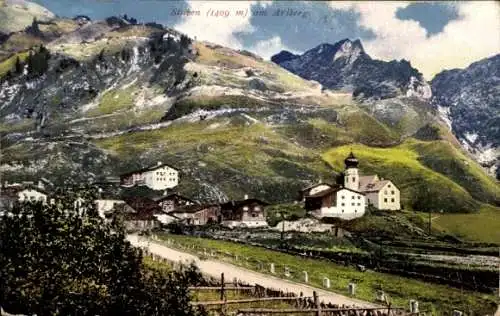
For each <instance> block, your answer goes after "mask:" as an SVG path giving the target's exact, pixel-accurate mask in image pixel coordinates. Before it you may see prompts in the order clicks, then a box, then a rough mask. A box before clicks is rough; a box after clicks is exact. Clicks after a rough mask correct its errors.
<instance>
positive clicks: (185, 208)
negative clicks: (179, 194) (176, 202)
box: [167, 204, 217, 215]
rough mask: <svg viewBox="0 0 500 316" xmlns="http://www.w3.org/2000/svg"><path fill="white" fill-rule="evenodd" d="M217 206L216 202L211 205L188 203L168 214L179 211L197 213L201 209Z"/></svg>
mask: <svg viewBox="0 0 500 316" xmlns="http://www.w3.org/2000/svg"><path fill="white" fill-rule="evenodd" d="M213 206H217V205H216V204H211V205H207V204H205V205H199V204H195V205H186V206H181V207H178V208H176V209H175V210H173V211H171V212H168V213H167V214H169V215H172V214H179V213H196V212H199V211H203V210H205V209H207V208H209V207H213Z"/></svg>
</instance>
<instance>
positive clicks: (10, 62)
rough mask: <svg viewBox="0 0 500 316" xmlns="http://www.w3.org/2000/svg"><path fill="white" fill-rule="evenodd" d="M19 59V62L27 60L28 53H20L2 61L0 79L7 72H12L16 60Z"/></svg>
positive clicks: (0, 63)
mask: <svg viewBox="0 0 500 316" xmlns="http://www.w3.org/2000/svg"><path fill="white" fill-rule="evenodd" d="M17 57H19V60H21V61H25V60H26V58H28V52H22V53H18V54H14V55H12V56H11V57H9V58H7V59H6V60H4V61H1V62H0V77H2V76H4V75H5V74H6V73H7V72H9V70H14V68H15V65H16V59H17Z"/></svg>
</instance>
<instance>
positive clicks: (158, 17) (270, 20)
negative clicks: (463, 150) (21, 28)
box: [34, 0, 500, 78]
mask: <svg viewBox="0 0 500 316" xmlns="http://www.w3.org/2000/svg"><path fill="white" fill-rule="evenodd" d="M34 2H36V3H38V4H41V5H43V6H45V7H46V8H48V9H49V10H51V11H52V12H53V13H55V14H57V15H60V16H75V15H78V14H85V15H88V16H90V17H91V18H92V19H102V18H104V17H107V16H110V15H117V14H128V15H129V16H133V17H135V18H137V19H138V20H140V21H148V22H149V21H156V22H159V23H163V24H165V25H168V26H171V27H174V28H177V29H179V30H180V31H183V32H186V33H188V34H189V35H191V36H193V37H194V36H196V37H197V39H199V40H208V41H211V42H216V43H218V44H221V45H226V46H230V47H233V48H242V49H247V50H251V51H254V52H256V53H257V54H259V55H262V56H263V57H264V58H269V57H270V56H271V55H272V54H274V53H278V52H279V51H280V50H282V49H286V50H289V51H292V52H295V53H302V52H304V51H306V50H308V49H311V48H313V47H315V46H317V45H319V44H321V43H334V42H336V41H339V40H341V39H344V38H351V39H357V38H359V39H361V41H362V42H363V45H364V47H365V49H366V51H367V53H368V54H369V55H371V56H372V57H375V58H380V59H383V60H391V59H402V58H404V59H407V60H410V62H411V63H412V65H414V66H416V67H417V68H418V69H419V70H420V71H421V72H423V73H424V75H425V76H426V77H427V78H431V77H432V76H433V75H434V74H435V73H437V72H439V71H441V70H442V69H449V68H456V67H465V66H467V65H468V64H470V63H471V62H473V61H476V60H478V59H481V58H485V57H489V56H491V55H494V54H497V53H499V52H500V39H499V38H500V36H498V31H496V32H497V33H496V34H497V36H495V35H494V34H495V30H498V29H500V22H498V21H500V16H499V12H500V7H499V4H498V3H495V2H493V1H492V2H488V1H485V2H467V3H466V2H403V1H399V2H369V1H361V2H345V1H331V2H327V1H325V2H323V1H314V2H313V1H278V2H272V1H264V2H258V1H199V0H197V1H168V0H156V1H154V0H34ZM187 8H189V9H191V10H196V11H199V12H200V16H189V17H186V16H184V17H183V16H173V15H172V14H171V12H172V10H173V9H187ZM217 10H220V12H226V10H227V12H229V16H227V17H220V16H210V14H209V12H215V11H217ZM237 10H242V11H241V12H247V14H246V16H236V14H235V12H236V11H237ZM278 10H281V11H278ZM287 10H288V11H287ZM257 12H259V13H260V15H258V14H257ZM277 12H281V15H279V16H277V15H276V14H277ZM207 13H208V14H209V15H208V16H207ZM252 13H253V14H252ZM264 13H265V15H264V16H262V15H263V14H264ZM290 13H292V14H293V16H289V15H287V14H290Z"/></svg>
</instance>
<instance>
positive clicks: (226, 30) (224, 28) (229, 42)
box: [174, 1, 256, 49]
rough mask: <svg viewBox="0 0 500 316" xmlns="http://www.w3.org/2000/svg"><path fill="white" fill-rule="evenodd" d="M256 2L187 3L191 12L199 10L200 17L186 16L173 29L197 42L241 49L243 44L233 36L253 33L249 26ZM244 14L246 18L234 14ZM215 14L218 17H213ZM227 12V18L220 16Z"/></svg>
mask: <svg viewBox="0 0 500 316" xmlns="http://www.w3.org/2000/svg"><path fill="white" fill-rule="evenodd" d="M255 3H256V1H234V2H233V1H231V2H227V1H188V4H189V6H190V8H191V10H199V11H200V14H201V15H200V16H196V15H193V16H187V17H185V18H184V19H183V20H182V22H181V23H179V24H176V25H175V26H174V28H175V29H177V30H179V31H181V32H183V33H186V34H189V36H191V37H195V36H196V38H197V39H198V40H204V41H209V42H213V43H217V44H220V45H223V46H227V47H231V48H235V49H241V48H243V47H242V46H243V44H242V43H241V41H240V40H238V39H237V38H236V37H235V36H234V34H235V33H237V32H249V33H251V32H253V27H252V25H251V24H250V17H251V11H250V9H251V6H252V5H253V4H255ZM237 11H241V12H245V13H246V16H241V15H240V16H237V15H236V12H237ZM210 12H212V14H215V13H216V12H217V13H219V16H213V15H212V14H211V13H210ZM226 12H229V15H228V16H221V15H220V14H224V13H226Z"/></svg>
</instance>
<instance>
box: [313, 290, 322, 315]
mask: <svg viewBox="0 0 500 316" xmlns="http://www.w3.org/2000/svg"><path fill="white" fill-rule="evenodd" d="M313 299H314V307H315V308H316V316H321V310H320V308H321V306H320V304H319V299H318V293H316V291H313Z"/></svg>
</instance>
